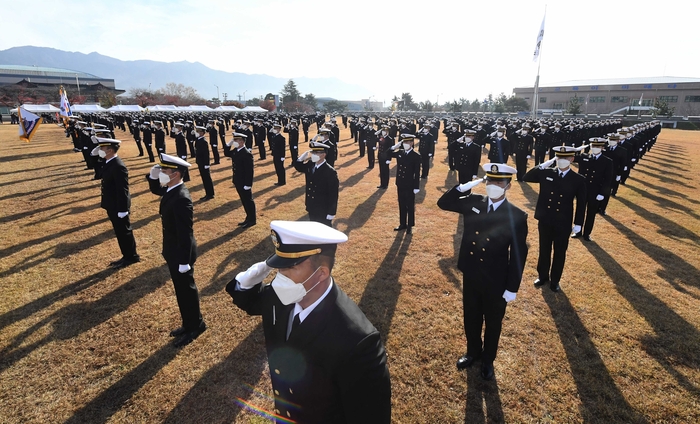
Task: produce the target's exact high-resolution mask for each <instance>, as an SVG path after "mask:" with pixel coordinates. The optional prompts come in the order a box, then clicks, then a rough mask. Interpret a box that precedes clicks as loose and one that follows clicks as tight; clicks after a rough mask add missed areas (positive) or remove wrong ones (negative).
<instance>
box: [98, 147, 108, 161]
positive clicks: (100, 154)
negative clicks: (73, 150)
mask: <svg viewBox="0 0 700 424" xmlns="http://www.w3.org/2000/svg"><path fill="white" fill-rule="evenodd" d="M97 156H99V157H101V158H102V159H104V158H106V157H107V152H105V151H104V150H102V149H100V150H98V151H97Z"/></svg>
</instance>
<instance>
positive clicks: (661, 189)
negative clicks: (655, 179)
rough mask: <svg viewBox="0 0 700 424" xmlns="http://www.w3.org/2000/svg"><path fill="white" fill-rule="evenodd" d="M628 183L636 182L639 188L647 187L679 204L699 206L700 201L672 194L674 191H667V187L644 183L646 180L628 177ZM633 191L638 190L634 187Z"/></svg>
mask: <svg viewBox="0 0 700 424" xmlns="http://www.w3.org/2000/svg"><path fill="white" fill-rule="evenodd" d="M628 181H634V182H636V183H637V185H639V186H640V187H648V188H651V189H653V190H656V191H657V192H658V193H659V194H662V195H664V196H669V197H674V198H676V199H677V200H678V201H679V202H689V203H692V204H694V205H700V201H698V200H695V199H693V198H690V197H689V196H688V195H687V194H683V193H676V192H674V191H672V190H670V189H668V188H667V187H663V186H659V185H656V184H652V183H650V182H649V181H646V180H643V179H641V178H638V177H635V176H634V175H630V177H629V180H628ZM633 190H635V191H636V190H639V189H637V188H636V187H635V188H633Z"/></svg>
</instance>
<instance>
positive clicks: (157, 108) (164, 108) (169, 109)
mask: <svg viewBox="0 0 700 424" xmlns="http://www.w3.org/2000/svg"><path fill="white" fill-rule="evenodd" d="M146 110H147V111H149V112H177V111H179V110H180V109H179V108H178V107H177V106H173V105H155V106H148V107H146Z"/></svg>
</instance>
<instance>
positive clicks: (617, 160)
mask: <svg viewBox="0 0 700 424" xmlns="http://www.w3.org/2000/svg"><path fill="white" fill-rule="evenodd" d="M607 140H608V146H607V148H606V149H605V150H604V151H603V155H604V156H606V157H608V158H610V159H611V160H612V162H613V171H612V172H613V179H612V181H611V183H610V193H608V194H607V195H606V194H604V196H605V198H604V199H603V201H602V202H601V203H600V207H599V211H600V214H601V215H603V216H606V215H607V211H606V209H607V207H608V202H609V201H610V196H612V197H615V196H617V189H618V187H619V186H620V181H621V180H622V173H623V172H624V171H625V167H627V149H625V148H624V147H622V146H619V145H618V143H619V142H620V135H619V134H610V135H609V136H608V139H607Z"/></svg>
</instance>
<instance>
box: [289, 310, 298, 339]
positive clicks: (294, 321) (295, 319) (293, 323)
mask: <svg viewBox="0 0 700 424" xmlns="http://www.w3.org/2000/svg"><path fill="white" fill-rule="evenodd" d="M299 324H301V318H299V314H296V315H294V320H293V321H292V331H290V332H289V335H290V336H291V335H292V333H293V332H294V329H296V328H297V327H299Z"/></svg>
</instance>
